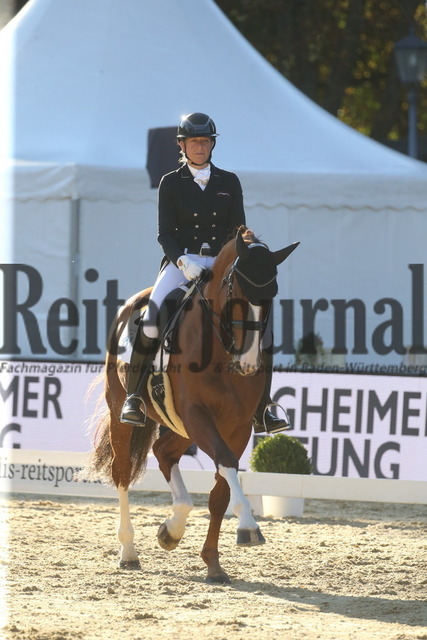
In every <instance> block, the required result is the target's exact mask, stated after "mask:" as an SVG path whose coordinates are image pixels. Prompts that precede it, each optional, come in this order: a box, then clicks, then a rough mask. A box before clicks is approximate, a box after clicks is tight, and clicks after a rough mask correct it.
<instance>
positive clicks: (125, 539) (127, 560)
mask: <svg viewBox="0 0 427 640" xmlns="http://www.w3.org/2000/svg"><path fill="white" fill-rule="evenodd" d="M117 491H118V493H119V507H120V521H119V528H118V530H117V537H118V539H119V542H120V544H121V553H120V562H119V567H120V569H136V570H139V569H141V564H140V562H139V558H138V555H137V553H136V549H135V546H134V544H133V539H134V529H133V526H132V523H131V520H130V510H129V492H128V490H127V489H125V488H124V487H120V486H119V487H117Z"/></svg>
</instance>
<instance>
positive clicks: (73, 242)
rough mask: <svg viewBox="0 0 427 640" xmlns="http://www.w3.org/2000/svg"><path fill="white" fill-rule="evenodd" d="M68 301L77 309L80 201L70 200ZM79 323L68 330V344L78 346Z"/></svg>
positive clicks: (77, 353)
mask: <svg viewBox="0 0 427 640" xmlns="http://www.w3.org/2000/svg"><path fill="white" fill-rule="evenodd" d="M70 259H71V262H70V300H72V301H73V302H74V304H75V305H76V308H77V309H78V307H79V304H78V303H79V295H80V283H79V275H80V261H81V253H80V199H77V200H71V222H70ZM78 334H79V323H77V326H76V327H71V328H70V342H71V341H72V340H77V345H79V339H78V338H79V335H78ZM79 352H80V349H79V346H77V349H76V351H75V352H74V354H73V356H74V357H75V358H77V356H78V355H79Z"/></svg>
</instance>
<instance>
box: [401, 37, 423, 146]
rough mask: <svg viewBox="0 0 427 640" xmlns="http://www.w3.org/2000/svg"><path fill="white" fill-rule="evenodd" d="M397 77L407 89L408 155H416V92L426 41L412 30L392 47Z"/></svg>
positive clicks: (420, 77)
mask: <svg viewBox="0 0 427 640" xmlns="http://www.w3.org/2000/svg"><path fill="white" fill-rule="evenodd" d="M394 55H395V58H396V64H397V70H398V73H399V78H400V80H401V82H403V83H404V84H405V85H406V86H407V91H408V155H409V156H410V157H411V158H416V157H417V93H418V89H419V86H420V83H421V82H422V80H423V79H424V76H425V74H426V71H427V42H424V41H423V40H421V39H420V38H418V37H417V36H416V35H415V34H414V33H413V31H412V30H411V32H410V33H409V35H408V36H406V38H403V40H400V41H399V42H397V43H396V45H395V47H394Z"/></svg>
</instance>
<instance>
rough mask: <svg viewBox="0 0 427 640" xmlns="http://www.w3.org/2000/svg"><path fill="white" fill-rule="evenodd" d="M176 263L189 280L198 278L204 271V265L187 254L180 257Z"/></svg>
mask: <svg viewBox="0 0 427 640" xmlns="http://www.w3.org/2000/svg"><path fill="white" fill-rule="evenodd" d="M176 264H177V267H178V269H180V270H181V271H182V273H183V274H184V276H185V278H187V280H197V279H198V278H200V276H201V275H202V273H203V271H204V269H203V267H201V266H200V265H199V264H197V262H194V260H191V259H190V258H189V257H188V256H185V255H184V256H181V257H180V258H178V260H177V262H176Z"/></svg>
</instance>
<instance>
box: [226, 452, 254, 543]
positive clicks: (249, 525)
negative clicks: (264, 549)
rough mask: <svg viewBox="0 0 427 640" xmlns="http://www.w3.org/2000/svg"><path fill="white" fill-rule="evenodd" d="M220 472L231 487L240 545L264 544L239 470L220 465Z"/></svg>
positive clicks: (231, 503) (231, 499)
mask: <svg viewBox="0 0 427 640" xmlns="http://www.w3.org/2000/svg"><path fill="white" fill-rule="evenodd" d="M218 473H219V474H220V475H221V476H222V477H223V478H225V480H226V481H227V483H228V486H229V487H230V506H231V510H232V512H233V513H234V515H235V516H237V518H238V519H239V524H238V527H237V544H238V545H239V546H253V545H257V544H263V543H264V542H265V538H264V536H263V535H262V533H261V530H260V528H259V526H258V525H257V523H256V521H255V520H254V517H253V515H252V511H251V507H250V504H249V500H248V499H247V497H246V496H245V494H244V493H243V491H242V488H241V486H240V482H239V478H238V477H237V470H236V469H234V468H231V467H224V466H223V465H221V464H220V465H219V466H218Z"/></svg>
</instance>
